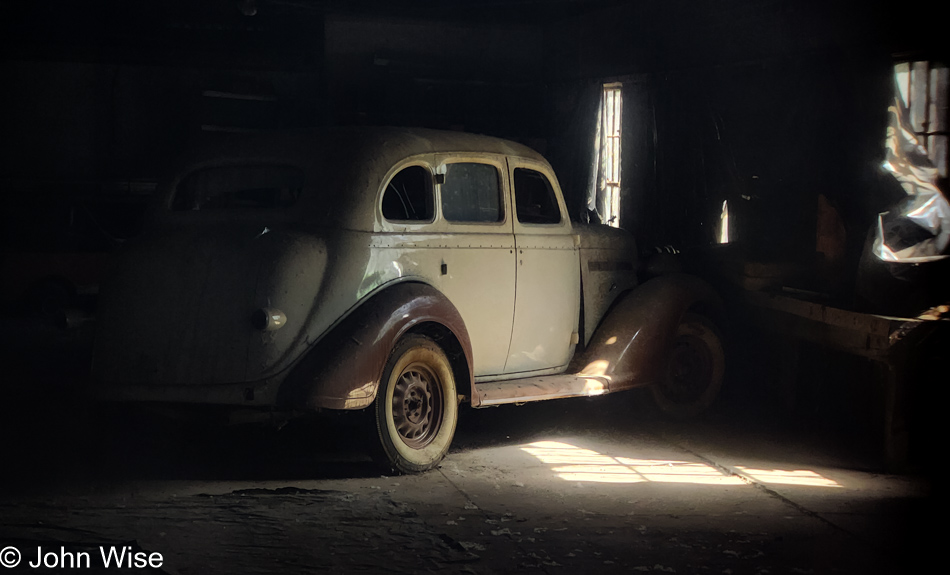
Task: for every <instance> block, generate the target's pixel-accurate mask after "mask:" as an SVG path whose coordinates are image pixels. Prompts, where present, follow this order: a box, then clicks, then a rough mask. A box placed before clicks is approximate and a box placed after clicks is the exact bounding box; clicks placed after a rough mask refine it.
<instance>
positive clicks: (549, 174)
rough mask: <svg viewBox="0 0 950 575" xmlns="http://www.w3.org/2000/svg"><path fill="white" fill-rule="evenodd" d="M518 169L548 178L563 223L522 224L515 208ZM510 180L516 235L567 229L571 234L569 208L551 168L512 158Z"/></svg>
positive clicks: (509, 166)
mask: <svg viewBox="0 0 950 575" xmlns="http://www.w3.org/2000/svg"><path fill="white" fill-rule="evenodd" d="M517 169H525V170H531V171H533V172H538V173H539V174H541V175H542V176H544V177H545V178H547V180H548V184H549V185H550V186H551V193H553V194H554V201H555V202H557V207H558V211H559V212H560V213H561V221H559V222H558V223H556V224H555V223H552V224H539V223H530V222H522V221H521V220H520V219H518V213H517V208H516V207H514V206H517V205H518V202H517V198H516V194H517V193H518V190H517V189H515V170H517ZM508 179H509V181H510V182H511V205H512V213H513V214H514V217H513V218H512V219H513V220H514V222H515V233H518V231H519V230H522V231H524V232H527V233H532V232H534V233H551V230H560V229H567V231H568V232H570V225H571V220H570V218H569V217H568V215H567V206H566V205H565V204H564V195H563V194H562V193H561V186H560V184H559V183H558V181H557V176H555V175H554V171H553V170H552V169H551V168H550V167H549V166H547V165H545V164H543V163H541V162H536V161H532V160H528V159H525V158H510V159H509V161H508Z"/></svg>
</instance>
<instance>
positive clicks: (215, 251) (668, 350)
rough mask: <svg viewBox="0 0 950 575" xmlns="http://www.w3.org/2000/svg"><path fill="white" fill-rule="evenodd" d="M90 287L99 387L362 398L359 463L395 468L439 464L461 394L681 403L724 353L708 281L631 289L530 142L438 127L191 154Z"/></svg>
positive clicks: (610, 239) (614, 251) (711, 374)
mask: <svg viewBox="0 0 950 575" xmlns="http://www.w3.org/2000/svg"><path fill="white" fill-rule="evenodd" d="M100 298H101V302H100V319H99V326H98V335H97V342H96V348H95V355H94V361H93V374H94V381H95V386H96V387H95V389H96V393H97V395H98V396H99V397H101V398H104V399H106V400H109V401H123V402H126V401H131V402H155V403H162V404H205V405H216V406H224V407H228V408H230V409H234V410H235V413H237V412H238V410H241V412H243V413H247V410H248V409H253V410H258V411H259V412H260V413H262V414H266V415H267V416H268V417H273V416H275V415H276V414H280V415H281V416H289V415H291V414H300V413H307V412H311V413H312V412H317V411H325V410H369V412H368V413H369V414H371V418H370V419H372V420H373V421H375V424H374V425H375V430H374V432H373V437H374V439H373V443H374V444H375V445H374V450H375V452H376V455H377V459H378V460H379V461H380V462H382V463H383V464H384V465H386V466H387V467H388V468H390V469H392V470H395V471H399V472H419V471H424V470H426V469H430V468H432V467H434V466H435V465H437V464H438V463H439V462H440V461H441V460H442V458H443V457H444V456H445V454H446V452H447V451H448V449H449V445H450V443H451V441H452V437H453V435H454V432H455V427H456V421H457V414H458V409H459V406H460V404H462V403H464V402H467V403H469V404H471V406H472V407H485V406H493V405H499V404H504V403H522V402H528V401H536V400H542V399H552V398H564V397H572V396H591V395H600V394H605V393H610V392H616V391H621V390H626V389H630V388H632V387H636V386H642V385H647V384H654V386H655V390H656V391H655V393H654V396H655V397H656V399H657V402H658V404H659V405H660V406H661V407H662V408H663V409H665V410H666V411H668V412H670V413H674V414H678V415H691V414H695V413H698V412H699V411H701V410H702V409H704V408H705V407H707V406H708V405H709V404H710V403H711V402H712V401H713V399H714V398H715V396H716V394H717V393H718V391H719V388H720V384H721V381H722V375H723V367H724V356H723V350H722V345H721V343H720V339H719V336H718V332H717V328H716V325H715V323H714V322H716V321H717V320H718V319H719V318H720V317H721V315H720V314H721V305H720V303H719V300H718V298H717V297H716V294H715V293H714V291H713V290H712V289H711V288H710V287H709V286H708V285H707V284H705V283H704V282H702V281H701V280H699V279H698V278H695V277H692V276H688V275H681V274H669V275H661V276H660V277H656V278H653V279H650V280H648V281H644V282H642V283H639V282H638V261H637V249H636V246H635V245H634V241H633V238H632V236H631V235H630V234H629V233H627V232H624V231H622V230H618V229H614V228H611V227H608V226H604V225H588V224H584V225H581V224H577V223H572V222H571V220H570V218H569V217H568V210H567V208H566V205H565V202H564V198H563V197H562V195H561V190H560V188H559V185H558V181H557V178H556V177H555V175H554V172H553V171H552V169H551V166H550V165H549V164H548V163H547V162H546V161H545V160H544V158H542V157H541V156H540V155H539V154H538V153H536V152H535V151H533V150H531V149H529V148H527V147H525V146H523V145H520V144H516V143H514V142H510V141H505V140H501V139H496V138H490V137H486V136H477V135H471V134H463V133H454V132H439V131H432V130H422V129H397V128H387V129H381V128H347V129H344V128H340V129H328V130H323V131H301V132H294V133H289V134H288V133H283V134H270V135H268V134H255V135H242V136H232V137H229V138H226V139H222V140H221V141H217V142H211V143H209V144H208V145H207V146H205V147H204V148H199V149H196V150H195V151H194V153H191V154H190V155H189V157H188V159H187V161H184V162H183V163H181V165H180V166H178V168H177V169H175V170H174V171H173V175H172V176H171V177H170V178H169V179H168V180H167V181H166V182H165V183H164V184H162V185H161V186H160V189H159V193H158V194H157V196H156V201H155V205H154V206H153V211H152V215H151V217H150V222H149V223H148V225H147V227H146V230H145V231H144V233H143V234H142V235H141V236H140V237H138V238H136V239H134V240H131V241H129V242H127V244H126V245H125V246H124V247H123V249H122V250H121V251H120V253H119V256H118V258H117V261H116V264H115V266H114V269H113V270H112V273H111V275H110V278H109V280H108V281H107V282H106V283H105V285H103V287H102V290H101V296H100Z"/></svg>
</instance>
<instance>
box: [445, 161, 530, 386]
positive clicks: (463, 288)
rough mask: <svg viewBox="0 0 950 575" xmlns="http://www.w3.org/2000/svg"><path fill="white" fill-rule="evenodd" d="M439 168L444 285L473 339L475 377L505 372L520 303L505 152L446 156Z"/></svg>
mask: <svg viewBox="0 0 950 575" xmlns="http://www.w3.org/2000/svg"><path fill="white" fill-rule="evenodd" d="M439 159H440V165H439V166H437V167H436V174H437V175H436V178H437V180H438V181H439V182H440V183H439V185H438V188H439V210H440V215H441V220H442V224H443V226H444V227H443V228H442V229H443V230H444V231H445V232H446V233H445V236H444V240H443V246H442V251H441V253H442V262H441V264H442V269H441V273H442V275H441V280H440V289H441V290H442V293H444V294H445V295H446V296H447V297H448V298H449V300H450V301H451V302H452V303H453V304H454V305H455V307H456V309H458V311H459V314H461V316H462V319H463V320H464V322H465V327H466V329H467V330H468V334H469V338H470V339H471V342H472V357H473V360H474V366H473V367H474V372H475V377H476V378H480V379H491V376H497V375H500V374H501V373H503V372H504V369H505V362H506V359H507V354H508V344H509V342H510V339H511V326H512V321H513V317H512V316H513V311H514V305H515V244H514V235H513V232H512V220H513V219H514V218H513V217H512V215H511V208H510V199H509V198H510V194H509V192H508V186H507V177H506V175H507V166H506V163H505V158H504V156H496V155H490V154H485V155H478V154H472V155H457V154H452V155H444V156H440V158H439Z"/></svg>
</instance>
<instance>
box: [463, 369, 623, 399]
mask: <svg viewBox="0 0 950 575" xmlns="http://www.w3.org/2000/svg"><path fill="white" fill-rule="evenodd" d="M609 382H610V379H609V378H607V377H603V376H592V375H574V374H562V375H542V376H539V377H526V378H524V379H508V380H505V381H492V382H488V383H476V384H475V397H474V398H472V405H473V406H475V407H487V406H490V405H502V404H505V403H523V402H528V401H538V400H542V399H560V398H564V397H590V396H592V395H603V394H605V393H608V392H609V391H610V389H609Z"/></svg>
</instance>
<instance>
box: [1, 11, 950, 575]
mask: <svg viewBox="0 0 950 575" xmlns="http://www.w3.org/2000/svg"><path fill="white" fill-rule="evenodd" d="M2 5H3V17H2V18H0V47H2V48H0V50H2V59H0V77H2V78H3V80H4V81H3V83H2V84H3V90H2V103H3V105H2V108H0V134H2V136H0V145H2V153H0V158H2V159H0V189H2V194H3V200H4V209H3V210H2V211H0V214H2V232H0V237H2V244H0V245H2V247H0V256H2V259H0V268H2V275H0V281H2V286H0V287H2V294H0V295H2V302H0V305H2V317H0V350H2V352H0V353H2V357H3V371H2V373H3V375H2V376H0V389H2V392H3V397H4V400H3V401H2V402H0V404H2V407H0V421H2V423H0V431H2V433H3V435H2V438H3V445H4V447H3V456H2V457H0V470H2V471H0V489H2V491H0V517H2V521H0V548H2V556H0V559H2V561H3V563H2V564H3V566H4V567H8V566H11V567H14V568H13V569H12V572H27V571H47V572H59V571H66V570H71V567H73V566H74V565H73V564H74V563H78V567H84V564H83V563H82V561H83V557H84V555H83V553H88V554H89V556H91V557H92V559H91V565H90V566H88V569H87V570H92V571H96V570H97V569H98V570H101V571H104V572H108V571H111V570H112V567H110V566H109V565H103V564H102V562H101V561H100V560H99V557H100V555H99V553H100V549H105V548H110V549H112V548H114V549H118V550H122V549H127V550H128V552H129V553H130V554H134V553H140V554H141V555H138V556H137V557H152V555H150V554H155V553H158V554H159V555H160V560H158V559H156V560H155V561H153V562H152V563H148V561H143V562H142V563H141V564H139V563H134V562H133V563H128V564H123V567H124V568H126V569H127V570H128V571H130V572H131V571H146V572H156V573H158V572H163V573H181V574H187V573H204V572H244V573H270V572H305V571H308V572H309V571H331V572H342V573H349V572H370V573H375V572H397V573H403V572H406V573H409V572H411V573H419V572H465V573H502V572H543V573H559V572H560V573H584V572H593V571H595V570H596V571H599V572H605V573H608V572H609V573H613V572H617V573H627V572H648V573H649V572H669V573H757V574H758V573H856V574H857V573H860V574H865V573H911V572H918V571H920V570H921V569H924V568H930V566H931V565H932V561H933V560H936V559H935V558H936V557H937V556H938V548H937V547H936V545H937V542H938V531H937V529H938V528H937V526H936V525H937V524H936V523H935V522H934V521H932V520H934V519H935V518H936V517H938V516H937V515H936V514H935V513H934V512H933V508H934V507H935V506H936V505H935V504H936V502H937V495H936V493H935V492H933V483H934V482H935V479H936V472H937V470H938V467H939V463H938V462H939V460H940V458H939V457H938V456H937V454H936V446H937V445H936V444H937V439H938V438H939V435H938V433H939V432H938V430H939V429H940V426H939V420H940V417H941V416H940V413H941V411H942V410H941V408H940V407H939V405H940V404H939V401H940V400H939V399H938V398H937V397H936V395H935V394H933V393H931V392H932V390H935V389H937V388H938V387H942V386H943V385H942V383H941V382H943V383H946V381H947V379H948V376H947V370H946V369H944V367H943V366H942V364H940V363H939V361H940V360H939V358H940V357H942V351H943V350H946V349H947V344H948V333H950V330H948V327H947V324H948V322H950V307H948V304H950V281H948V280H950V277H948V276H950V247H948V245H947V244H948V241H947V234H950V204H948V203H947V200H946V195H945V194H946V190H947V85H948V77H950V76H948V68H947V63H948V61H950V58H948V54H947V45H946V43H945V42H944V41H941V40H940V38H942V37H943V33H944V32H943V30H945V27H946V26H945V23H944V19H943V17H940V16H939V13H940V11H939V10H937V5H936V3H933V4H930V3H926V2H924V3H912V4H907V5H904V4H898V3H885V2H864V3H860V2H849V1H837V0H836V1H831V2H817V1H815V2H812V1H807V2H801V1H793V0H716V1H711V2H689V1H686V0H668V1H660V0H509V1H500V0H422V1H417V2H396V1H393V2H383V1H380V0H356V1H350V2H347V1H342V0H202V1H200V2H189V1H185V0H173V1H169V2H123V1H119V0H87V1H86V2H80V3H74V2H59V1H54V0H34V1H31V2H8V1H3V2H2ZM608 110H610V111H609V112H608ZM611 114H612V116H611ZM349 126H363V127H379V126H395V127H400V128H402V127H414V128H415V127H418V128H430V129H436V130H445V131H450V132H467V133H474V134H485V135H488V136H494V137H499V138H504V139H507V140H511V141H514V142H517V143H519V144H524V145H526V146H528V147H530V148H532V149H534V150H536V151H537V152H539V153H540V154H542V155H543V156H544V157H545V158H546V159H547V160H548V161H549V162H550V164H551V166H552V167H553V169H554V172H555V173H556V174H557V179H558V182H559V184H560V187H561V190H562V191H563V197H564V200H565V203H566V206H567V210H568V212H569V214H570V219H571V221H572V222H573V223H574V225H576V226H580V225H581V224H587V223H593V224H601V223H602V224H608V225H611V226H613V227H619V228H620V229H623V230H626V231H627V232H629V233H630V234H632V236H633V238H634V239H635V241H636V246H637V248H636V250H637V253H636V254H632V255H635V256H636V258H637V261H638V262H639V264H638V269H637V270H636V273H637V276H638V278H639V281H640V282H646V281H649V280H650V279H651V278H657V277H661V276H665V275H668V274H679V273H687V274H691V275H694V276H698V277H699V278H702V280H703V281H704V282H707V283H708V284H709V285H710V286H712V287H713V288H714V290H715V292H716V293H717V294H718V297H719V298H721V301H722V302H723V312H722V314H721V316H719V319H720V321H719V322H717V323H718V325H717V329H718V330H719V331H721V333H722V340H723V348H724V350H725V358H726V370H725V376H724V381H723V383H722V390H721V393H720V394H719V397H718V399H717V400H716V402H715V403H714V404H713V405H712V407H711V408H710V409H709V410H707V411H706V412H705V413H703V414H702V415H700V416H698V417H695V418H692V419H689V420H682V419H678V418H675V417H674V418H671V417H669V416H668V414H664V413H662V411H663V410H662V409H658V408H657V407H655V406H654V405H653V402H652V401H651V397H650V392H649V390H643V389H637V390H632V391H625V392H622V393H617V394H609V395H607V396H605V397H588V398H586V399H581V398H574V399H556V400H553V401H545V402H538V403H530V404H528V405H520V404H519V405H504V406H500V407H493V408H490V409H473V408H471V407H468V406H466V405H464V404H463V405H462V406H461V407H460V408H459V422H458V427H457V429H456V432H455V440H454V442H453V443H452V447H451V449H450V450H449V452H448V455H447V456H446V458H445V459H444V461H442V463H441V464H440V465H439V467H438V468H437V469H433V470H431V471H428V472H426V473H422V474H418V475H397V474H390V473H385V474H383V475H380V472H379V470H378V469H377V468H376V467H375V466H374V465H373V463H372V462H371V459H370V458H369V457H368V456H366V453H365V450H363V448H362V445H363V443H362V441H363V440H364V438H363V435H364V433H363V431H364V429H362V428H365V427H366V421H364V420H363V419H360V417H359V414H356V415H354V414H349V415H354V417H342V416H339V417H338V414H330V416H328V417H321V418H312V417H301V418H297V419H294V420H292V421H290V422H289V423H287V424H286V425H284V423H285V422H283V421H282V422H280V424H279V425H260V424H258V423H255V424H252V425H227V426H223V425H216V424H211V420H210V418H207V417H187V418H181V417H170V414H169V413H166V411H165V410H164V406H162V405H156V406H151V407H154V409H140V408H141V406H127V405H126V404H123V403H114V402H108V401H107V402H101V401H98V400H97V399H94V398H92V397H91V395H90V394H89V393H88V391H87V390H88V388H89V386H90V385H91V384H93V383H94V381H93V380H94V379H95V377H94V375H93V372H92V368H91V366H92V363H93V349H94V346H95V345H96V338H97V327H98V326H99V322H98V315H97V313H98V311H99V297H98V296H99V285H100V283H101V282H106V281H108V278H109V277H110V276H109V274H110V273H111V270H112V269H113V268H112V264H113V263H114V260H115V258H116V254H117V253H121V252H122V250H123V246H124V244H126V243H127V242H130V241H134V240H135V238H137V237H138V236H139V235H140V234H141V233H142V230H143V229H145V228H146V227H147V226H148V225H149V224H150V222H151V221H152V215H151V214H152V210H153V209H154V206H155V200H154V199H153V198H154V197H155V196H154V192H156V190H157V189H160V188H161V186H162V185H163V183H164V182H165V180H166V179H168V178H169V177H170V176H169V170H170V169H173V168H175V167H177V166H179V165H180V163H181V161H182V158H183V157H185V156H188V154H190V153H191V151H193V150H200V149H206V148H207V147H208V146H209V145H213V142H216V141H218V140H219V139H221V138H227V137H231V136H238V137H242V136H244V135H247V134H258V133H269V132H272V131H284V130H288V131H301V130H309V129H317V130H322V129H324V128H331V127H349ZM906 134H909V135H910V136H909V137H911V138H916V140H914V142H913V144H914V146H909V145H908V144H907V142H906V141H905V140H900V138H901V137H903V135H906ZM892 142H898V144H896V145H895V146H896V147H895V146H890V147H888V146H889V145H890V144H891V143H892ZM209 143H211V144H209ZM918 144H919V145H918ZM915 146H916V147H915ZM908 150H909V151H908ZM882 166H885V167H882ZM888 166H889V167H888ZM901 170H903V171H901ZM915 186H916V187H915ZM911 188H913V189H914V190H916V191H915V192H911V191H909V190H910V189H911ZM265 230H266V228H265ZM347 255H348V254H342V257H343V258H346V257H347ZM444 268H445V264H444V263H443V271H442V273H443V274H445V269H444ZM548 289H550V290H554V289H556V287H549V288H548ZM134 316H135V314H134V313H130V314H129V321H133V317H134ZM573 335H574V336H577V333H575V334H573ZM575 343H576V341H575ZM582 343H583V342H582ZM578 349H580V348H578ZM466 399H468V398H466ZM518 403H520V402H518ZM176 415H178V414H177V413H176ZM324 415H327V414H324ZM214 419H215V420H216V419H217V418H214ZM215 423H216V421H215ZM11 550H12V551H11ZM14 552H15V553H14ZM46 553H52V555H44V554H46ZM44 557H45V558H44ZM14 565H16V566H14Z"/></svg>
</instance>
